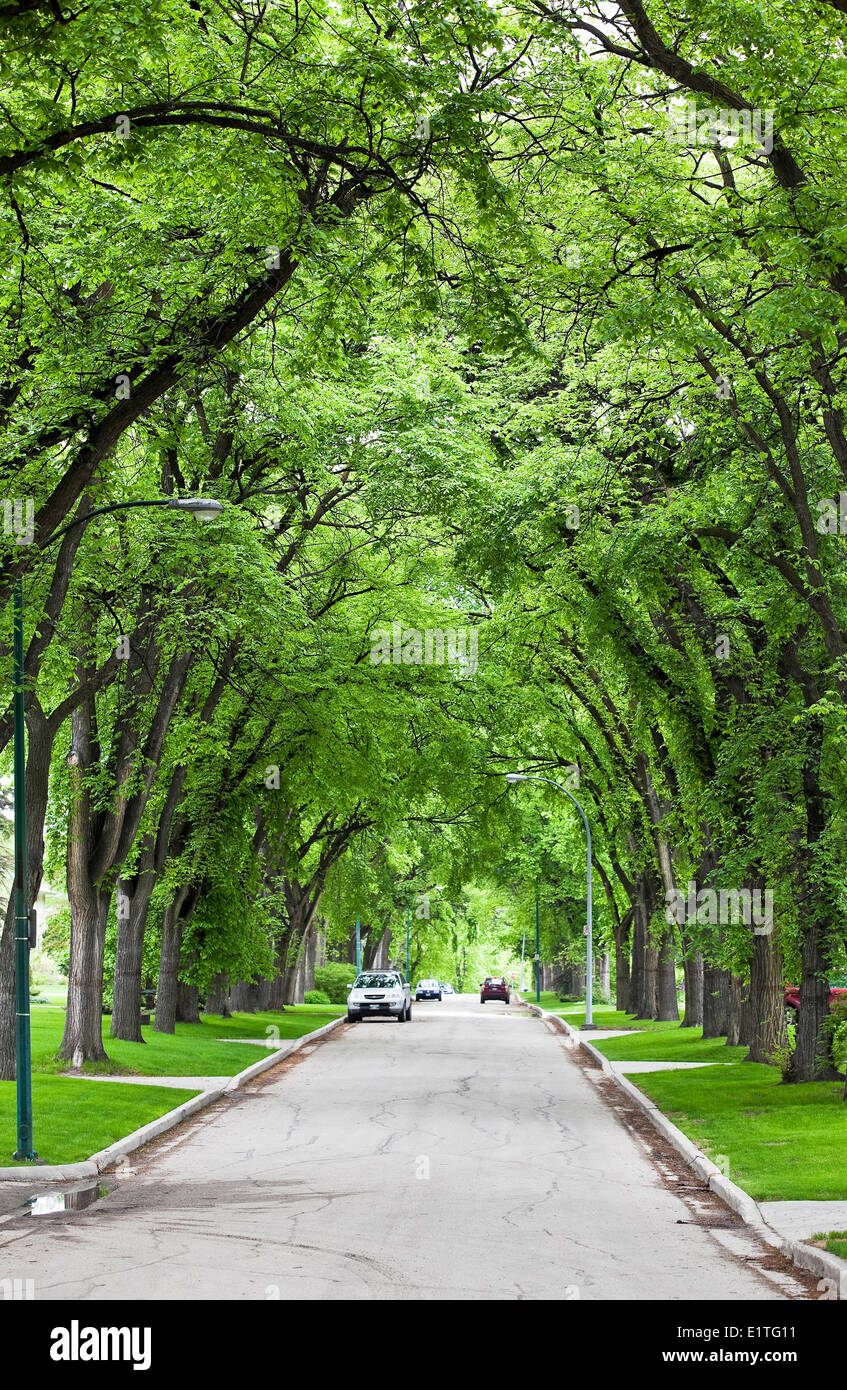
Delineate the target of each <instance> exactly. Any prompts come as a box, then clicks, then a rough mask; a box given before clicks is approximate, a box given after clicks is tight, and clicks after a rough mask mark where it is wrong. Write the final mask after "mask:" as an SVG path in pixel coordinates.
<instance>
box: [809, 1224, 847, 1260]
mask: <svg viewBox="0 0 847 1390" xmlns="http://www.w3.org/2000/svg"><path fill="white" fill-rule="evenodd" d="M812 1239H813V1240H820V1241H822V1242H823V1244H824V1247H825V1248H826V1249H827V1250H828V1251H829V1253H830V1255H840V1256H841V1259H842V1260H847V1231H829V1232H826V1231H824V1232H823V1233H822V1234H820V1235H816V1236H813V1237H812Z"/></svg>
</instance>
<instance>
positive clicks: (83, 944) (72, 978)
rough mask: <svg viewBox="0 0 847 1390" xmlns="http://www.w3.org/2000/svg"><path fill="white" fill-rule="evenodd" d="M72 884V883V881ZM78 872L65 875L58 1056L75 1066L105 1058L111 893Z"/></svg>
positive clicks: (100, 1060)
mask: <svg viewBox="0 0 847 1390" xmlns="http://www.w3.org/2000/svg"><path fill="white" fill-rule="evenodd" d="M72 879H73V880H74V881H73V884H72V881H71V880H72ZM86 880H87V874H86V875H85V877H84V878H82V877H80V876H79V875H71V874H70V873H69V875H68V896H69V897H70V899H71V951H70V956H71V964H70V970H69V971H68V1007H67V1012H66V1014H65V1031H64V1036H63V1038H62V1046H61V1047H60V1049H59V1055H60V1057H66V1058H68V1059H69V1060H70V1061H71V1062H72V1063H73V1065H74V1066H75V1067H80V1066H81V1065H82V1063H83V1062H102V1061H105V1060H107V1054H106V1049H105V1047H104V1046H103V952H104V947H105V944H106V918H107V916H108V912H109V899H110V896H111V895H110V894H109V893H106V892H103V891H101V890H100V889H99V888H95V887H94V886H93V885H92V884H90V883H88V882H87V881H86Z"/></svg>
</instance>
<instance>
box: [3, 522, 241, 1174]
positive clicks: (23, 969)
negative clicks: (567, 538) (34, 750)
mask: <svg viewBox="0 0 847 1390" xmlns="http://www.w3.org/2000/svg"><path fill="white" fill-rule="evenodd" d="M129 507H167V508H168V509H170V510H178V511H183V512H190V513H191V514H192V515H193V516H196V517H197V519H198V521H212V520H213V519H214V518H215V517H216V516H219V515H220V513H221V512H222V511H223V502H216V501H214V500H213V499H212V498H211V497H165V498H158V499H157V500H155V501H144V502H112V503H110V504H109V505H107V506H105V507H95V508H94V511H91V512H87V513H86V515H85V516H78V517H75V518H74V520H73V521H69V522H68V524H67V526H62V527H60V528H59V530H58V531H54V532H53V534H52V536H48V538H47V540H46V541H45V542H44V544H43V545H42V546H41V547H40V549H41V551H42V552H43V551H45V550H46V549H47V547H48V546H50V545H53V544H54V542H55V541H57V540H60V539H61V537H62V536H64V535H66V534H67V533H68V531H70V530H72V529H73V527H74V526H82V525H83V523H84V522H86V521H90V520H91V519H92V517H95V516H103V515H104V513H106V512H118V511H124V510H125V509H127V508H129ZM12 615H13V616H12V660H13V665H14V676H13V682H14V684H13V696H12V710H13V716H14V729H15V735H14V774H13V780H14V795H15V1078H16V1082H15V1087H16V1095H17V1123H18V1147H17V1149H16V1150H15V1152H14V1154H13V1155H12V1157H13V1158H14V1159H16V1160H18V1161H26V1160H27V1159H28V1160H30V1161H32V1160H35V1159H37V1158H38V1154H37V1153H36V1152H35V1149H34V1148H33V1136H32V1051H31V1042H30V1000H29V952H30V948H31V947H32V946H33V945H34V944H35V943H34V939H33V937H34V932H33V925H34V923H33V916H32V913H33V909H31V908H30V906H29V882H28V872H27V844H26V724H25V721H24V595H23V575H18V578H17V579H16V580H15V587H14V590H13V595H12Z"/></svg>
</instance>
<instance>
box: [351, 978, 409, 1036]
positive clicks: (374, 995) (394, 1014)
mask: <svg viewBox="0 0 847 1390" xmlns="http://www.w3.org/2000/svg"><path fill="white" fill-rule="evenodd" d="M380 1016H382V1017H383V1018H385V1017H386V1016H387V1017H390V1018H396V1019H397V1022H398V1023H409V1022H410V1021H411V1018H412V991H411V988H410V987H409V985H408V984H407V983H406V981H405V980H404V978H403V976H402V975H401V973H400V971H399V970H364V971H363V972H362V974H361V975H357V977H356V979H355V981H354V983H353V986H352V988H351V990H350V993H349V994H348V996H347V1022H348V1023H361V1022H362V1019H363V1018H379V1017H380Z"/></svg>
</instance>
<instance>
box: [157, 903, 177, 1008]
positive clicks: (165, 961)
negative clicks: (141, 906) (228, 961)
mask: <svg viewBox="0 0 847 1390" xmlns="http://www.w3.org/2000/svg"><path fill="white" fill-rule="evenodd" d="M181 945H182V922H181V921H180V920H179V918H178V917H177V916H176V914H175V911H174V906H173V904H171V905H170V906H169V907H168V908H166V910H165V915H164V918H163V920H162V949H161V953H160V956H159V982H158V985H157V987H156V1018H155V1022H154V1025H153V1026H154V1029H155V1031H156V1032H157V1033H175V1032H176V1006H177V993H178V976H179V953H180V947H181Z"/></svg>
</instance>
